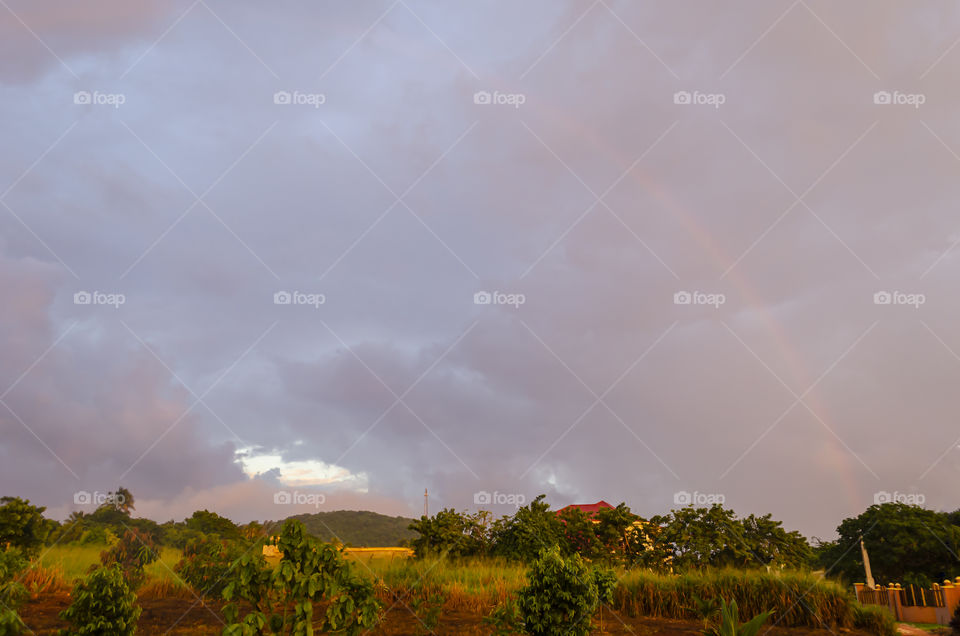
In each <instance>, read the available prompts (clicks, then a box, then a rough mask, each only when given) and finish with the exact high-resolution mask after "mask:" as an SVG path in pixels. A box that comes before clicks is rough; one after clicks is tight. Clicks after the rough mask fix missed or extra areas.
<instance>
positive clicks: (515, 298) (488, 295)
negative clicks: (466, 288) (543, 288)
mask: <svg viewBox="0 0 960 636" xmlns="http://www.w3.org/2000/svg"><path fill="white" fill-rule="evenodd" d="M526 302H527V297H526V296H525V295H524V294H508V293H505V292H499V291H493V292H488V291H478V292H476V293H475V294H474V295H473V304H474V305H509V306H511V307H513V308H514V309H519V308H520V305H522V304H524V303H526Z"/></svg>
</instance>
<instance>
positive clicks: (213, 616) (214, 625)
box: [20, 594, 871, 636]
mask: <svg viewBox="0 0 960 636" xmlns="http://www.w3.org/2000/svg"><path fill="white" fill-rule="evenodd" d="M69 603H70V599H69V597H68V596H67V595H66V594H61V595H47V596H44V597H43V598H40V599H38V600H34V601H31V602H28V603H26V604H25V605H24V606H22V607H21V608H20V616H21V618H22V619H23V621H24V623H26V625H27V627H28V628H29V629H30V630H32V631H30V632H28V633H33V634H37V635H38V636H51V635H53V634H56V631H57V629H60V628H64V627H67V625H66V623H64V622H63V621H61V620H60V619H59V618H58V616H57V615H58V613H59V612H60V611H62V610H64V609H66V607H67V606H68V605H69ZM140 606H141V607H142V608H143V614H142V615H141V616H140V622H139V629H138V630H137V631H138V633H139V634H172V635H180V636H188V635H189V636H201V635H202V636H207V635H213V634H220V633H221V630H222V629H223V623H222V620H223V617H222V615H221V614H220V612H219V608H218V607H216V606H214V607H202V606H200V605H194V601H192V600H186V599H177V598H169V599H144V600H141V601H140ZM594 627H595V628H599V625H598V621H596V620H595V621H594ZM701 628H702V625H701V623H699V622H696V621H680V620H671V619H655V618H630V617H626V616H622V617H616V616H613V615H612V614H611V613H610V612H608V611H607V612H604V619H603V633H604V634H615V635H618V636H626V635H628V634H631V635H633V636H653V635H654V634H657V635H663V636H701V632H700V630H701ZM371 633H374V634H389V635H391V636H400V635H407V634H410V635H413V634H427V633H431V632H429V631H428V630H426V629H425V628H424V626H423V625H422V624H421V623H420V621H419V620H417V618H416V617H415V616H413V614H412V613H411V612H410V611H408V610H407V609H405V608H402V607H400V608H393V609H391V610H390V611H389V612H388V613H387V615H386V616H385V617H384V620H383V622H382V623H381V624H380V626H379V627H378V628H377V629H376V630H375V631H373V632H371ZM432 633H434V634H437V635H443V636H447V635H450V636H453V635H455V634H476V635H481V634H489V633H491V630H490V628H489V627H488V626H486V625H484V624H483V623H482V617H481V616H479V615H478V614H474V613H470V612H462V611H461V612H457V611H445V612H444V613H443V615H442V616H441V618H440V623H439V625H438V626H437V627H436V628H435V629H434V630H433V632H432ZM595 633H600V631H599V629H596V632H595ZM760 636H871V635H870V634H868V633H867V632H863V631H859V630H846V629H839V630H833V632H831V631H830V630H827V629H804V628H781V627H774V628H767V629H765V630H761V632H760Z"/></svg>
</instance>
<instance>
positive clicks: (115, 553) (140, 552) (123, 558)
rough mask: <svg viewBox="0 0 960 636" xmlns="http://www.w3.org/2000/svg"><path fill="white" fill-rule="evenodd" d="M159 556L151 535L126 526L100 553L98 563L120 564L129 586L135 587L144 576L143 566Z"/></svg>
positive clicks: (107, 564) (106, 564) (141, 581)
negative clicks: (111, 545) (117, 538)
mask: <svg viewBox="0 0 960 636" xmlns="http://www.w3.org/2000/svg"><path fill="white" fill-rule="evenodd" d="M159 556H160V555H159V548H158V547H157V544H156V543H154V541H153V537H151V536H150V535H149V534H147V533H146V532H143V531H141V530H138V529H136V528H127V530H126V531H125V532H124V533H123V535H121V536H120V540H119V541H117V543H116V544H115V545H114V546H113V547H112V548H110V549H108V550H104V551H103V552H101V553H100V563H101V564H103V565H105V566H110V565H113V564H117V565H118V566H120V569H121V571H122V572H123V575H124V576H125V577H126V579H127V582H128V583H129V584H130V587H132V588H137V587H139V586H140V584H141V583H143V580H144V578H145V575H144V573H143V568H145V567H146V566H148V565H150V564H151V563H153V562H154V561H156V560H157V559H158V558H159Z"/></svg>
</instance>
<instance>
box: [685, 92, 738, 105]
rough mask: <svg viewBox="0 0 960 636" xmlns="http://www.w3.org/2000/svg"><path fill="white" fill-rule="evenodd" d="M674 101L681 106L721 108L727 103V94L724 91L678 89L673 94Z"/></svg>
mask: <svg viewBox="0 0 960 636" xmlns="http://www.w3.org/2000/svg"><path fill="white" fill-rule="evenodd" d="M673 103H674V104H677V105H679V106H713V107H714V108H720V107H721V106H723V105H724V104H725V103H727V96H726V95H724V94H723V93H701V92H700V91H693V92H692V93H691V92H690V91H677V92H676V93H674V94H673Z"/></svg>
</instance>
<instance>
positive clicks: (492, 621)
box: [483, 598, 523, 636]
mask: <svg viewBox="0 0 960 636" xmlns="http://www.w3.org/2000/svg"><path fill="white" fill-rule="evenodd" d="M483 623H484V624H485V625H489V626H490V627H491V629H493V634H494V636H509V635H510V634H516V633H519V632H520V631H521V626H522V624H523V617H522V616H521V615H520V606H519V605H517V601H516V600H515V599H513V598H508V599H506V600H505V601H503V602H502V603H499V604H498V605H497V606H496V607H494V608H493V610H492V611H491V612H490V614H488V615H487V616H484V617H483Z"/></svg>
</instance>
